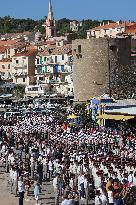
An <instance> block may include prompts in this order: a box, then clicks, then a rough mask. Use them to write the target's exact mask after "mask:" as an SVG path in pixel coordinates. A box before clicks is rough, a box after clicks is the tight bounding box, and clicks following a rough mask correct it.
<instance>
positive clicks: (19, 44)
mask: <svg viewBox="0 0 136 205" xmlns="http://www.w3.org/2000/svg"><path fill="white" fill-rule="evenodd" d="M1 46H6V47H7V48H21V47H25V46H26V43H25V42H24V41H18V40H6V41H2V40H0V47H1Z"/></svg>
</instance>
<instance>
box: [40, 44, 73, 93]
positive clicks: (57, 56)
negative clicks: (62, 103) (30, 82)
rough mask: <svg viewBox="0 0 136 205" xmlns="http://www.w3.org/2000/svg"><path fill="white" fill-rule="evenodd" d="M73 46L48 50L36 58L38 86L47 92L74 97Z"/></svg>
mask: <svg viewBox="0 0 136 205" xmlns="http://www.w3.org/2000/svg"><path fill="white" fill-rule="evenodd" d="M71 48H72V47H71V45H69V44H67V45H65V46H62V47H56V46H55V47H54V48H52V47H51V48H49V47H48V48H47V49H46V50H45V51H43V52H40V53H39V54H38V55H37V57H36V78H37V84H41V85H43V87H44V88H45V90H46V91H47V92H50V93H51V92H52V93H57V94H62V95H65V96H66V95H73V80H72V73H73V57H72V49H71Z"/></svg>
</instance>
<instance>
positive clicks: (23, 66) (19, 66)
mask: <svg viewBox="0 0 136 205" xmlns="http://www.w3.org/2000/svg"><path fill="white" fill-rule="evenodd" d="M12 66H13V67H14V69H15V70H17V69H27V64H24V63H19V64H12Z"/></svg>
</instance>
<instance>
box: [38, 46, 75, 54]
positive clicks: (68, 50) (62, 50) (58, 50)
mask: <svg viewBox="0 0 136 205" xmlns="http://www.w3.org/2000/svg"><path fill="white" fill-rule="evenodd" d="M62 54H72V45H71V44H67V45H65V46H62V47H56V46H55V47H54V48H52V47H50V46H48V48H47V50H45V51H43V52H39V53H38V55H42V56H51V55H62Z"/></svg>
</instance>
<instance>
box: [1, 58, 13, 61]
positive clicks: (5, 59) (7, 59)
mask: <svg viewBox="0 0 136 205" xmlns="http://www.w3.org/2000/svg"><path fill="white" fill-rule="evenodd" d="M0 62H12V59H11V58H3V59H2V60H0Z"/></svg>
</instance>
